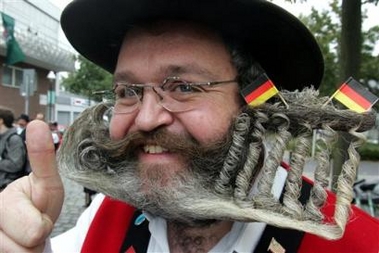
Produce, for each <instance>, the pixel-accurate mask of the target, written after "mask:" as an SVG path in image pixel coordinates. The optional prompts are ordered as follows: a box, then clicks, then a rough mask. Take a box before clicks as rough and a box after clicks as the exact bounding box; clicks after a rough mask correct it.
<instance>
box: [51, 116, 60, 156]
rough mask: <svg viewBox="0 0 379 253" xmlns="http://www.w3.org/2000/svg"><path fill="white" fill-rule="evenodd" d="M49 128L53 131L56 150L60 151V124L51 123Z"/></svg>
mask: <svg viewBox="0 0 379 253" xmlns="http://www.w3.org/2000/svg"><path fill="white" fill-rule="evenodd" d="M49 128H50V131H51V135H52V137H53V142H54V147H55V150H58V148H59V145H60V144H61V140H62V135H61V133H60V132H59V131H58V122H56V121H54V122H49Z"/></svg>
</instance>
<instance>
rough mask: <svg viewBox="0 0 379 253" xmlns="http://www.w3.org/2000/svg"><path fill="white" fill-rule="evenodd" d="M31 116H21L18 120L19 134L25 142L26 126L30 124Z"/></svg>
mask: <svg viewBox="0 0 379 253" xmlns="http://www.w3.org/2000/svg"><path fill="white" fill-rule="evenodd" d="M29 121H30V119H29V116H28V115H27V114H24V113H23V114H21V115H20V117H18V119H17V123H16V124H17V134H19V135H20V136H21V137H22V139H23V140H25V130H26V126H27V125H28V124H29Z"/></svg>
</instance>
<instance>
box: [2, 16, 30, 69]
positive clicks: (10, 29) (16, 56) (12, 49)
mask: <svg viewBox="0 0 379 253" xmlns="http://www.w3.org/2000/svg"><path fill="white" fill-rule="evenodd" d="M1 16H2V19H3V26H4V38H5V41H6V45H7V55H6V57H5V64H6V65H13V64H15V63H17V62H20V61H23V60H25V55H24V53H23V52H22V50H21V48H20V46H19V45H18V42H17V40H16V38H15V37H14V25H15V21H14V18H12V17H11V16H9V15H7V14H5V13H3V12H2V13H1Z"/></svg>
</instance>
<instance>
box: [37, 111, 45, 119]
mask: <svg viewBox="0 0 379 253" xmlns="http://www.w3.org/2000/svg"><path fill="white" fill-rule="evenodd" d="M34 119H38V120H42V121H45V115H44V114H43V113H41V112H39V113H37V114H36V116H35V118H34Z"/></svg>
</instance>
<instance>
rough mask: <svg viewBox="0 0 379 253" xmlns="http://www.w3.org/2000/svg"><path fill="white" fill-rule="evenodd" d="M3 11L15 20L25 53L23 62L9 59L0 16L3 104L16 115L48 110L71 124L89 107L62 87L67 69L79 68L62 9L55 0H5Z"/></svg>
mask: <svg viewBox="0 0 379 253" xmlns="http://www.w3.org/2000/svg"><path fill="white" fill-rule="evenodd" d="M0 11H1V12H2V13H5V14H6V15H8V16H10V17H12V18H13V19H14V37H15V39H16V40H17V42H18V44H19V46H20V48H21V49H22V51H23V53H24V55H25V59H24V60H23V61H21V62H17V63H15V64H13V65H7V64H5V59H6V55H7V51H6V49H7V44H6V40H5V37H4V36H2V35H3V34H4V32H5V28H4V25H3V22H2V20H1V19H0V67H1V69H0V82H1V83H0V105H2V106H7V107H9V108H11V109H13V111H14V113H15V116H16V117H18V115H20V114H21V113H26V114H28V115H29V116H30V118H31V119H33V118H34V117H35V115H36V114H37V113H43V114H44V115H45V120H46V121H58V123H59V124H62V125H66V126H67V125H69V124H71V123H72V121H73V120H74V119H75V118H76V117H77V115H78V114H79V113H80V112H81V111H83V110H84V108H85V107H86V106H83V104H84V103H83V104H80V103H78V102H76V103H75V101H81V100H83V98H81V97H79V96H74V95H72V94H66V93H60V92H59V83H60V81H61V80H62V73H67V72H71V71H74V70H75V58H74V56H75V54H76V53H75V50H74V49H73V48H72V47H71V46H70V44H69V43H68V42H67V40H66V38H65V37H64V35H63V32H62V30H61V28H60V14H61V10H60V9H59V8H58V7H57V6H55V5H54V4H52V3H51V2H50V1H49V0H17V1H13V0H1V1H0ZM73 101H74V102H73ZM87 104H88V103H87ZM87 104H86V105H87ZM60 121H62V122H60Z"/></svg>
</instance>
